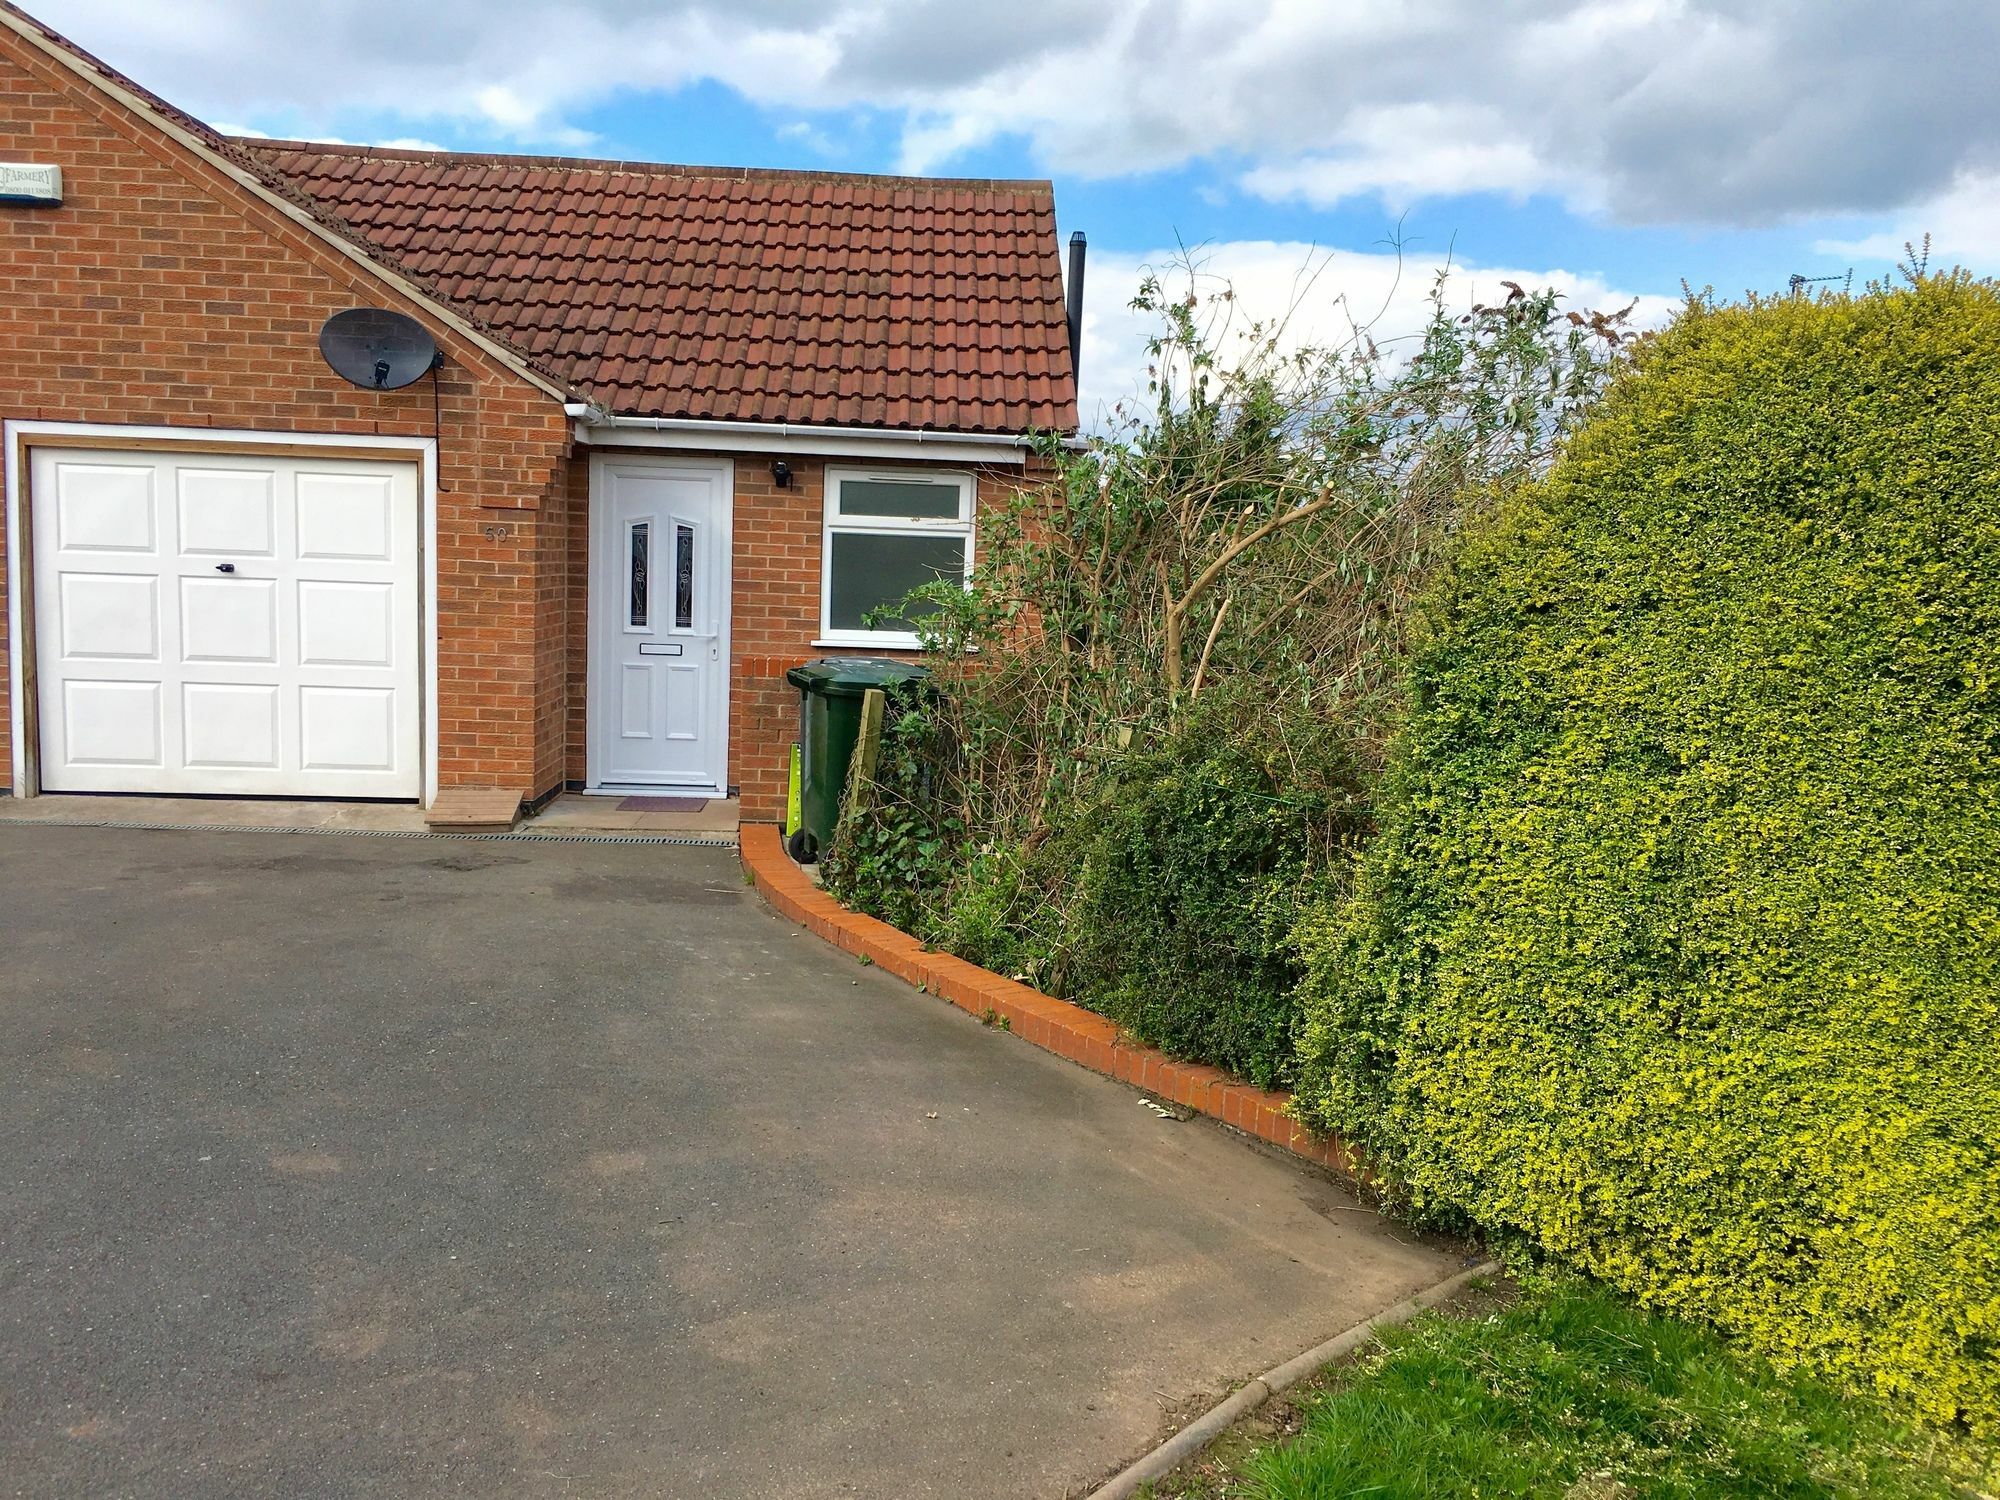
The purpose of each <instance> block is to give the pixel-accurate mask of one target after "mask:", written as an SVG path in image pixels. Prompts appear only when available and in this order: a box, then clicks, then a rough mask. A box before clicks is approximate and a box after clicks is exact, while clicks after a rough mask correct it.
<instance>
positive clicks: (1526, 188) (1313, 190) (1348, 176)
mask: <svg viewBox="0 0 2000 1500" xmlns="http://www.w3.org/2000/svg"><path fill="white" fill-rule="evenodd" d="M1341 144H1342V146H1343V148H1344V149H1342V150H1341V151H1339V152H1337V153H1334V154H1329V155H1318V156H1302V157H1299V158H1297V159H1296V160H1293V161H1288V162H1282V163H1278V162H1267V163H1266V164H1264V165H1263V166H1260V167H1256V168H1254V169H1253V170H1251V171H1249V172H1247V173H1245V174H1244V176H1243V186H1244V187H1245V188H1246V189H1247V190H1248V191H1250V192H1252V193H1254V194H1256V195H1257V196H1258V197H1261V198H1296V199H1302V200H1303V201H1305V202H1307V203H1310V204H1313V205H1314V206H1316V207H1320V208H1330V207H1332V206H1333V205H1335V204H1337V203H1340V202H1341V201H1343V200H1344V199H1348V198H1354V197H1360V196H1362V195H1364V194H1373V195H1375V196H1377V197H1379V198H1380V199H1381V200H1382V202H1383V204H1384V205H1385V206H1386V207H1387V208H1389V209H1390V210H1392V211H1400V210H1402V209H1405V208H1408V207H1409V206H1410V205H1411V204H1413V203H1415V202H1416V201H1417V200H1419V199H1422V198H1434V197H1443V196H1447V195H1452V194H1458V193H1479V192H1488V193H1504V194H1506V195H1508V196H1509V197H1513V198H1522V197H1526V196H1527V195H1528V194H1530V193H1533V192H1537V191H1547V190H1550V189H1553V188H1556V187H1557V186H1558V185H1559V177H1558V174H1556V173H1555V172H1554V171H1552V170H1551V169H1550V167H1549V166H1548V165H1547V164H1546V163H1545V162H1543V160H1542V159H1541V157H1540V156H1539V155H1538V154H1537V153H1536V151H1535V148H1534V147H1533V146H1532V145H1530V144H1529V143H1528V142H1527V141H1526V140H1524V139H1522V138H1521V137H1519V136H1510V135H1509V134H1508V133H1507V125H1506V122H1505V121H1504V120H1503V119H1501V118H1500V117H1499V116H1498V115H1497V113H1496V112H1495V111H1493V110H1490V109H1477V108H1469V107H1449V106H1443V105H1436V104H1396V105H1389V106H1386V107H1384V108H1380V109H1372V110H1365V111H1361V112H1359V113H1357V115H1356V116H1355V118H1354V119H1353V120H1352V122H1351V123H1350V125H1349V127H1348V130H1347V132H1346V134H1345V136H1344V138H1343V140H1342V143H1341ZM1569 196H1570V197H1572V198H1579V197H1584V196H1587V190H1572V191H1571V193H1570V194H1569Z"/></svg>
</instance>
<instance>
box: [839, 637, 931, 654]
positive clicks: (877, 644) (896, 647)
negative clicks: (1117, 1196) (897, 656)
mask: <svg viewBox="0 0 2000 1500" xmlns="http://www.w3.org/2000/svg"><path fill="white" fill-rule="evenodd" d="M923 649H924V648H923V643H922V642H921V641H919V640H917V639H916V638H915V637H914V636H912V637H911V638H910V639H909V640H884V639H882V638H881V637H880V636H854V635H850V636H823V637H821V638H820V639H819V640H816V641H814V642H813V650H815V651H921V650H923Z"/></svg>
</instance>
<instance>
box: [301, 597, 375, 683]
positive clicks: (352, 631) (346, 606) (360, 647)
mask: <svg viewBox="0 0 2000 1500" xmlns="http://www.w3.org/2000/svg"><path fill="white" fill-rule="evenodd" d="M395 603H396V599H395V591H394V589H392V588H391V587H390V585H388V584H386V583H345V582H336V581H333V580H330V579H302V580H301V581H300V583H299V661H300V662H301V663H302V664H303V665H305V666H309V667H391V666H394V665H395V649H396V629H395Z"/></svg>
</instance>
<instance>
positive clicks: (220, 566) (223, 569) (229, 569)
mask: <svg viewBox="0 0 2000 1500" xmlns="http://www.w3.org/2000/svg"><path fill="white" fill-rule="evenodd" d="M215 571H216V572H218V573H234V572H235V571H236V564H235V563H217V564H216V565H215Z"/></svg>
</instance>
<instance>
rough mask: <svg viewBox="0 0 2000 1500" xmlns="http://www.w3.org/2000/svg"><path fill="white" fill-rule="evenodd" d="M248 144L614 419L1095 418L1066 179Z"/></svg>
mask: <svg viewBox="0 0 2000 1500" xmlns="http://www.w3.org/2000/svg"><path fill="white" fill-rule="evenodd" d="M229 144H230V145H231V146H233V147H235V148H236V149H238V150H239V151H241V152H243V153H245V154H246V155H250V156H253V157H255V158H256V159H257V160H258V162H259V163H260V164H261V165H263V166H265V167H267V168H269V169H270V170H271V171H272V172H273V173H274V174H275V175H277V176H279V177H281V178H282V179H283V180H284V181H285V182H287V183H288V184H290V185H291V186H292V187H294V188H295V190H296V191H298V192H299V193H300V194H302V195H303V196H304V197H305V198H306V199H308V200H309V201H310V202H312V203H313V204H314V205H315V206H316V207H317V208H319V209H320V210H321V211H323V212H325V213H326V214H327V215H329V216H330V217H331V218H333V219H334V220H336V221H337V222H338V223H339V224H341V225H342V226H343V227H344V228H345V229H347V230H348V232H350V233H352V234H353V235H354V236H355V237H356V238H357V239H359V240H360V241H361V242H362V243H363V244H365V245H367V246H368V247H369V248H370V249H371V250H372V251H373V252H374V253H375V254H377V255H378V256H379V258H381V259H382V260H383V261H384V262H385V263H387V264H389V265H391V266H394V267H397V268H400V269H403V270H406V271H408V272H410V273H411V274H413V275H418V276H421V277H422V278H423V280H424V281H425V282H426V284H428V285H429V286H431V287H433V288H435V289H436V290H437V292H438V293H439V294H440V295H442V296H444V297H445V298H447V299H448V300H450V301H451V302H453V303H454V304H456V305H457V306H459V307H461V308H463V309H464V310H465V311H466V312H467V313H468V314H469V315H470V316H472V317H473V318H475V319H476V320H477V321H478V322H479V323H480V324H481V326H483V327H486V328H488V329H491V330H492V331H493V332H494V333H496V334H497V335H499V336H501V337H503V338H505V339H506V340H507V341H508V342H510V343H512V344H514V345H515V346H516V347H518V348H519V349H520V350H521V351H522V352H523V353H524V354H526V355H528V356H529V357H530V358H531V359H532V360H533V361H534V362H535V363H536V364H537V365H539V366H541V367H542V368H545V369H548V370H551V371H553V372H556V373H558V374H559V375H561V376H562V377H563V378H564V379H566V380H567V381H568V382H569V383H571V384H572V385H574V386H575V387H576V388H577V389H579V390H580V391H582V392H583V393H584V394H585V395H586V396H587V397H588V398H589V399H590V400H592V401H594V402H596V403H598V404H599V405H601V406H604V407H606V408H607V409H609V410H611V411H613V412H617V413H620V414H629V415H636V416H657V417H703V418H722V419H725V420H732V421H764V422H769V421H789V422H812V423H818V424H827V425H836V426H857V427H891V428H935V429H942V430H949V431H959V432H984V433H1007V434H1014V433H1019V432H1023V431H1026V430H1028V429H1031V428H1033V429H1044V430H1046V429H1051V428H1053V429H1057V430H1063V431H1069V430H1073V429H1074V428H1075V426H1076V383H1075V380H1074V377H1073V375H1072V373H1071V364H1070V356H1069V347H1068V337H1067V333H1066V329H1065V322H1064V310H1063V294H1062V274H1061V267H1060V262H1059V259H1058V254H1057V244H1056V231H1055V204H1054V200H1053V198H1052V196H1051V194H1050V192H1049V188H1048V185H1047V184H1046V183H1020V182H994V183H985V182H981V183H965V182H957V181H951V180H944V181H932V180H923V179H913V178H867V177H845V176H836V175H831V174H825V173H787V172H762V171H750V170H710V169H702V168H689V167H670V166H656V165H651V164H646V163H633V162H592V161H568V160H562V159H551V158H532V157H508V156H464V155H448V154H436V153H426V152H412V151H392V150H386V149H370V148H362V147H348V146H326V145H318V144H313V143H307V142H294V141H265V140H232V141H231V142H230V143H229Z"/></svg>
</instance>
